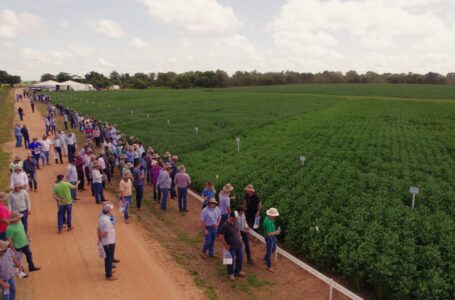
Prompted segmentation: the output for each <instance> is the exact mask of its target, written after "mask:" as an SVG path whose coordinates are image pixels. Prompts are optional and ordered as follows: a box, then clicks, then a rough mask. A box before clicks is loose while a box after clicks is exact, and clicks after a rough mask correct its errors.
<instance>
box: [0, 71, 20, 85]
mask: <svg viewBox="0 0 455 300" xmlns="http://www.w3.org/2000/svg"><path fill="white" fill-rule="evenodd" d="M18 83H21V77H20V76H17V75H11V74H8V72H6V71H3V70H0V86H1V85H2V84H7V85H10V86H11V87H13V86H14V85H15V84H18Z"/></svg>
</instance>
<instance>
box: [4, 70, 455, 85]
mask: <svg viewBox="0 0 455 300" xmlns="http://www.w3.org/2000/svg"><path fill="white" fill-rule="evenodd" d="M40 80H41V81H47V80H55V81H58V82H64V81H67V80H74V81H77V82H81V83H90V84H92V85H93V86H94V87H95V88H97V89H104V88H107V87H109V86H112V85H118V86H119V87H120V88H132V89H145V88H149V87H169V88H176V89H184V88H195V87H202V88H212V87H229V86H252V85H274V84H298V83H300V84H305V83H306V84H310V83H391V84H455V72H451V73H448V74H446V75H442V74H439V73H435V72H429V73H426V74H417V73H383V74H379V73H376V72H372V71H368V72H366V73H363V74H359V73H357V72H356V71H348V72H346V73H342V72H335V71H324V72H319V73H299V72H294V71H282V72H265V73H261V72H258V71H250V72H249V71H237V72H235V73H234V74H232V75H231V76H229V75H228V74H227V73H226V72H225V71H222V70H216V71H204V72H202V71H189V72H183V73H179V74H178V73H175V72H159V73H153V72H152V73H140V72H138V73H135V74H134V75H130V74H129V73H118V72H117V71H112V72H111V73H110V74H109V76H106V75H104V74H102V73H99V72H95V71H92V72H89V73H87V74H85V75H84V76H83V77H82V76H79V75H71V74H70V73H67V72H60V73H58V74H56V75H54V74H50V73H45V74H43V75H42V76H41V78H40ZM20 82H21V78H20V76H15V75H10V74H8V73H7V72H6V71H2V70H0V84H9V85H11V86H13V85H14V84H17V83H20Z"/></svg>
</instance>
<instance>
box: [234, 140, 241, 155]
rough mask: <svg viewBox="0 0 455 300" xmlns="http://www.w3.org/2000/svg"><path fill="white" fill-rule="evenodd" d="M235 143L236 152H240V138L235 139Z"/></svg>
mask: <svg viewBox="0 0 455 300" xmlns="http://www.w3.org/2000/svg"><path fill="white" fill-rule="evenodd" d="M235 141H236V142H237V152H240V138H239V137H236V138H235Z"/></svg>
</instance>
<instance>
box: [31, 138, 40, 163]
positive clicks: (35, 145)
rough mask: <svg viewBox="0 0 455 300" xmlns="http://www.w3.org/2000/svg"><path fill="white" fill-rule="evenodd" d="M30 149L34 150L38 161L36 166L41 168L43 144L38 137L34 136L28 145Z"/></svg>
mask: <svg viewBox="0 0 455 300" xmlns="http://www.w3.org/2000/svg"><path fill="white" fill-rule="evenodd" d="M28 149H30V151H31V152H32V155H33V158H34V159H35V161H36V168H37V169H39V159H40V157H41V144H40V142H38V138H37V137H34V138H33V139H32V142H31V143H30V145H28Z"/></svg>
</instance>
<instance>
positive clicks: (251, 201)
mask: <svg viewBox="0 0 455 300" xmlns="http://www.w3.org/2000/svg"><path fill="white" fill-rule="evenodd" d="M245 192H246V193H245V196H244V197H243V206H244V207H245V208H246V211H245V217H246V221H247V222H248V226H250V228H253V226H254V219H255V218H256V216H259V212H260V211H261V207H262V203H261V200H259V197H258V195H257V194H256V191H255V190H254V186H253V185H252V184H249V185H247V186H246V187H245Z"/></svg>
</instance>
